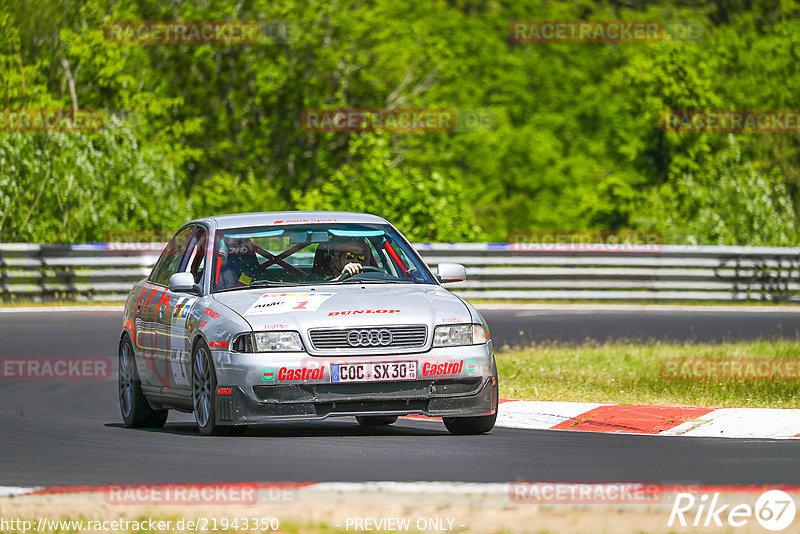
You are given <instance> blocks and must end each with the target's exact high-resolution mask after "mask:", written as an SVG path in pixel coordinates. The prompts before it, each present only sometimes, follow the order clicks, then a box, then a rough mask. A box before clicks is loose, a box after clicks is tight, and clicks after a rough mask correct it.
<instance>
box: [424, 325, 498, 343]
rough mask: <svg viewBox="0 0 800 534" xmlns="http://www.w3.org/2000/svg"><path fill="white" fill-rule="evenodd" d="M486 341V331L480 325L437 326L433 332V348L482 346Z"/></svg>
mask: <svg viewBox="0 0 800 534" xmlns="http://www.w3.org/2000/svg"><path fill="white" fill-rule="evenodd" d="M486 339H487V338H486V329H484V328H483V325H480V324H458V325H439V326H437V327H436V328H435V329H434V331H433V346H434V347H457V346H463V345H482V344H484V343H486Z"/></svg>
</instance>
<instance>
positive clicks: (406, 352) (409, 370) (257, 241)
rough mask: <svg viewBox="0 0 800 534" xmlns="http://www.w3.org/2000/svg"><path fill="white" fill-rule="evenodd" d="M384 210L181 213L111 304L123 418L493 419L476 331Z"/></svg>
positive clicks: (493, 371)
mask: <svg viewBox="0 0 800 534" xmlns="http://www.w3.org/2000/svg"><path fill="white" fill-rule="evenodd" d="M437 271H438V272H437V273H434V272H433V271H431V269H429V268H428V266H427V265H426V264H425V262H424V261H423V260H422V258H420V256H419V255H418V254H417V253H416V251H415V250H414V249H413V248H412V246H411V245H410V243H409V242H408V241H407V240H406V239H405V238H404V237H403V235H402V234H400V232H399V231H397V229H395V228H394V227H393V226H392V225H391V224H389V223H388V222H387V221H386V220H384V219H382V218H380V217H376V216H374V215H364V214H356V213H343V212H276V213H251V214H237V215H223V216H217V217H208V218H203V219H197V220H194V221H192V222H190V223H188V224H186V225H185V226H184V227H183V228H181V229H180V230H179V231H178V233H176V234H175V236H174V237H173V238H172V240H171V241H170V242H169V244H168V245H167V246H166V248H165V249H164V251H163V253H162V254H161V257H160V258H159V260H158V262H157V263H156V265H155V267H154V268H153V271H152V273H151V274H150V276H149V277H148V278H147V279H145V280H142V281H141V282H139V283H137V284H136V285H135V287H134V288H133V289H132V290H131V292H130V295H129V296H128V298H127V301H126V304H125V317H124V323H123V329H122V334H121V337H120V342H119V401H120V409H121V411H122V417H123V419H124V421H125V424H126V425H127V426H129V427H160V426H163V425H164V423H165V422H166V420H167V415H168V412H169V410H172V409H174V410H179V411H183V412H193V413H194V415H195V420H196V421H197V426H198V428H199V430H200V432H201V433H202V434H204V435H220V434H236V433H241V431H242V430H243V429H245V428H246V427H247V425H254V424H259V423H267V422H276V421H296V420H316V419H326V418H328V417H336V416H355V417H356V420H357V421H358V422H359V423H360V424H362V425H389V424H392V423H394V422H395V421H397V418H398V417H399V416H404V415H411V414H418V415H424V416H430V417H441V418H442V420H443V422H444V425H445V426H446V427H447V429H448V430H449V431H450V432H451V433H453V434H481V433H485V432H488V431H489V430H491V429H492V427H493V426H494V423H495V419H496V417H497V405H498V377H497V366H496V363H495V359H494V354H493V350H492V342H491V339H490V337H489V330H488V328H487V326H486V322H485V321H484V320H483V318H482V317H481V315H480V314H479V313H478V312H477V311H476V310H475V308H474V307H473V306H471V305H470V304H469V303H468V302H466V301H464V300H462V299H461V298H459V297H457V296H456V295H453V294H452V293H450V292H449V291H447V290H446V289H444V288H443V287H442V284H446V283H449V282H460V281H463V280H464V279H465V269H464V267H463V266H461V265H457V264H453V263H439V265H438V270H437Z"/></svg>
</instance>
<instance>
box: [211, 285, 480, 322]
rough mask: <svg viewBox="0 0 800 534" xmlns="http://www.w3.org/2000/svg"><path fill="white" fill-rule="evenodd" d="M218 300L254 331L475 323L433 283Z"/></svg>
mask: <svg viewBox="0 0 800 534" xmlns="http://www.w3.org/2000/svg"><path fill="white" fill-rule="evenodd" d="M213 297H214V299H215V300H216V301H218V302H220V303H222V304H224V305H225V306H227V307H228V308H230V309H232V310H234V311H235V312H237V313H238V314H240V315H241V316H242V317H244V319H245V320H246V321H247V322H248V323H250V326H251V327H252V328H253V330H255V331H261V330H297V331H299V332H304V331H306V330H307V329H309V328H318V327H348V326H362V325H363V326H369V325H401V324H402V325H409V324H425V325H427V326H429V327H432V326H434V325H436V324H445V323H447V324H458V323H470V322H472V319H471V314H470V311H469V309H468V308H467V306H466V305H465V304H464V303H463V302H462V301H461V300H460V299H459V298H458V297H456V296H455V295H453V294H452V293H450V292H449V291H447V290H446V289H443V288H442V287H441V286H437V285H432V284H430V285H429V284H425V285H423V284H363V285H362V284H347V285H320V286H302V287H284V288H258V289H240V290H235V291H227V292H222V293H215V294H214V295H213Z"/></svg>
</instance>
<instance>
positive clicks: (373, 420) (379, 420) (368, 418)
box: [356, 415, 397, 426]
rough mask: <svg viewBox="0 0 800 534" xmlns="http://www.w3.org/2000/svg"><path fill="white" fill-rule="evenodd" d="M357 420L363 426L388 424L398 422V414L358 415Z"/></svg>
mask: <svg viewBox="0 0 800 534" xmlns="http://www.w3.org/2000/svg"><path fill="white" fill-rule="evenodd" d="M356 421H358V424H359V425H361V426H388V425H391V424H393V423H395V422H397V416H396V415H357V416H356Z"/></svg>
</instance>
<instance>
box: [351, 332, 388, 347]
mask: <svg viewBox="0 0 800 534" xmlns="http://www.w3.org/2000/svg"><path fill="white" fill-rule="evenodd" d="M347 343H348V344H349V345H350V346H351V347H368V346H373V347H378V346H384V347H385V346H387V345H391V344H392V333H391V332H389V331H388V330H386V329H385V328H384V329H382V330H378V329H377V328H376V329H373V330H350V331H349V332H348V333H347Z"/></svg>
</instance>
